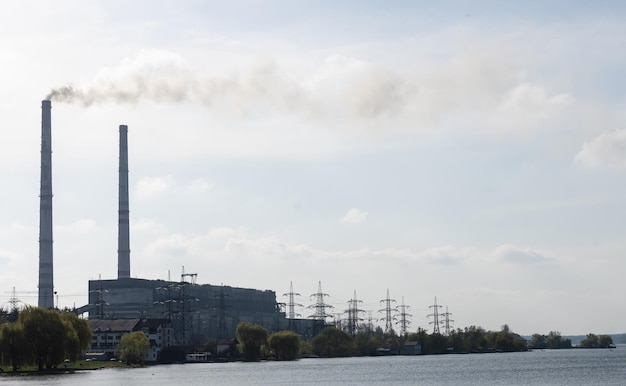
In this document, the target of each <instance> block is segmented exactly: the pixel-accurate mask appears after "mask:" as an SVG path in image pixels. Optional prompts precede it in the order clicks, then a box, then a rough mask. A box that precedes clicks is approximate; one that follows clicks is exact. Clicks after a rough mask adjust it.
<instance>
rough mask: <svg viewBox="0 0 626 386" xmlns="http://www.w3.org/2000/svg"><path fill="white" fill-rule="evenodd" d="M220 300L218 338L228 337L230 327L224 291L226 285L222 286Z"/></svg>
mask: <svg viewBox="0 0 626 386" xmlns="http://www.w3.org/2000/svg"><path fill="white" fill-rule="evenodd" d="M218 300H219V303H218V304H219V319H218V320H217V337H218V339H222V338H228V327H227V326H226V308H227V305H226V294H225V293H224V285H223V284H222V287H221V288H220V294H219V296H218Z"/></svg>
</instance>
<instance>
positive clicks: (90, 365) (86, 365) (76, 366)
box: [0, 360, 128, 374]
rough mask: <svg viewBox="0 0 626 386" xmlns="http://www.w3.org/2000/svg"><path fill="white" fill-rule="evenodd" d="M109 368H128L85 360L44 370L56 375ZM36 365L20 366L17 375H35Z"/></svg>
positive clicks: (5, 368) (8, 369)
mask: <svg viewBox="0 0 626 386" xmlns="http://www.w3.org/2000/svg"><path fill="white" fill-rule="evenodd" d="M110 367H128V366H127V365H126V364H125V363H121V362H118V361H86V360H78V361H74V362H71V363H64V364H61V365H59V366H58V367H57V368H56V369H50V370H44V372H47V373H56V372H67V371H70V372H71V371H81V370H98V369H103V368H110ZM0 369H2V372H0V373H1V374H11V373H12V367H11V366H0ZM37 372H38V370H37V366H36V365H25V366H21V367H20V368H19V370H18V373H20V374H23V373H37Z"/></svg>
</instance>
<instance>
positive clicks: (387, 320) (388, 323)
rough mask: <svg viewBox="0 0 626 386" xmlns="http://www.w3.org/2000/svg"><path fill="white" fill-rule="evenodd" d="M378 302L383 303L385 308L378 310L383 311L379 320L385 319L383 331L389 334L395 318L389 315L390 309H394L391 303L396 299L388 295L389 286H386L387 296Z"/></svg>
mask: <svg viewBox="0 0 626 386" xmlns="http://www.w3.org/2000/svg"><path fill="white" fill-rule="evenodd" d="M380 302H381V303H383V304H384V305H385V308H383V309H381V310H378V312H385V317H384V318H382V319H379V320H384V321H385V333H386V334H391V331H392V330H393V327H392V324H393V321H394V320H395V318H394V317H393V316H392V315H391V310H394V308H393V307H392V305H391V303H395V302H396V301H395V299H391V298H390V297H389V288H387V298H385V299H383V300H381V301H380Z"/></svg>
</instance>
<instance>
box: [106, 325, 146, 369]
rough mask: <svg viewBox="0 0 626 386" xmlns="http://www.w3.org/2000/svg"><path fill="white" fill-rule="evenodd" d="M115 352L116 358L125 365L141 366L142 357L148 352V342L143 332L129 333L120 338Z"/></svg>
mask: <svg viewBox="0 0 626 386" xmlns="http://www.w3.org/2000/svg"><path fill="white" fill-rule="evenodd" d="M115 351H116V355H117V357H118V358H119V359H121V360H123V361H124V362H126V364H127V365H130V364H139V365H142V364H143V363H144V357H145V356H146V354H147V353H148V351H150V340H149V339H148V337H147V336H146V334H144V333H143V331H135V332H131V333H130V334H125V335H123V336H122V339H120V342H119V343H118V344H117V347H116V349H115Z"/></svg>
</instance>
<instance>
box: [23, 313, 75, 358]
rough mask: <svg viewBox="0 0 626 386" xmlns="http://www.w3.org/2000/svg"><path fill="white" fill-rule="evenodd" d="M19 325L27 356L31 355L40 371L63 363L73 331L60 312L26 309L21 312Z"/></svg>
mask: <svg viewBox="0 0 626 386" xmlns="http://www.w3.org/2000/svg"><path fill="white" fill-rule="evenodd" d="M17 323H18V324H19V325H21V327H22V329H23V332H24V337H25V341H26V345H25V349H26V353H25V354H27V355H28V354H30V355H28V356H29V357H30V358H32V361H33V362H34V363H35V364H36V365H37V368H38V369H39V370H43V369H44V366H45V368H48V369H49V368H53V367H56V366H58V365H59V364H61V363H63V360H64V359H65V357H66V355H65V354H66V353H67V346H68V339H70V338H69V337H70V336H71V335H72V333H73V331H71V329H70V328H68V325H67V324H66V323H63V320H62V319H61V315H60V314H59V312H58V311H56V310H48V309H45V308H40V307H26V308H25V309H24V310H22V312H20V316H19V318H18V321H17Z"/></svg>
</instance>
